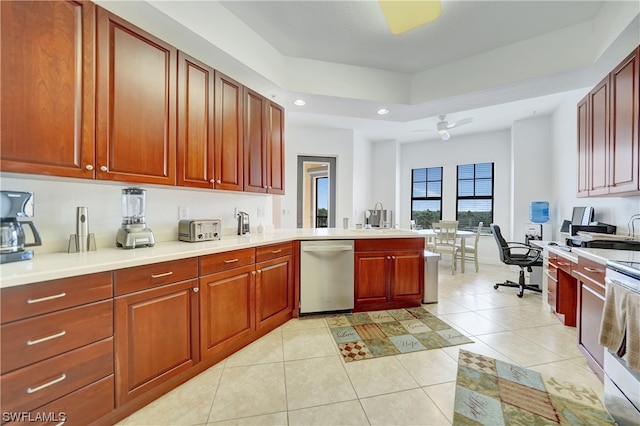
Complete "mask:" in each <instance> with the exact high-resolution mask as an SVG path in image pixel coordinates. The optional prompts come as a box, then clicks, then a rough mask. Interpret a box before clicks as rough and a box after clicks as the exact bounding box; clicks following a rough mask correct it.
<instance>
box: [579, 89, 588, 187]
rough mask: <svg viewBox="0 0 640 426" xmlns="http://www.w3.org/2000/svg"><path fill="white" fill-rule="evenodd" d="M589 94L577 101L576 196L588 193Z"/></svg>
mask: <svg viewBox="0 0 640 426" xmlns="http://www.w3.org/2000/svg"><path fill="white" fill-rule="evenodd" d="M588 135H589V96H586V97H585V98H584V99H582V100H581V101H580V102H579V103H578V194H577V196H578V197H587V196H588V195H589V138H588Z"/></svg>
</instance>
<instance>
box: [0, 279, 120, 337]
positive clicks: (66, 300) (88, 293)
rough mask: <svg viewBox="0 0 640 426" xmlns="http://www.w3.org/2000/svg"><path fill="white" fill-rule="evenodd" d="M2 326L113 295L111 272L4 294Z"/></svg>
mask: <svg viewBox="0 0 640 426" xmlns="http://www.w3.org/2000/svg"><path fill="white" fill-rule="evenodd" d="M0 296H1V297H0V309H1V311H0V315H1V316H2V317H1V318H2V323H3V324H4V323H6V322H10V321H15V320H19V319H23V318H29V317H32V316H35V315H40V314H46V313H49V312H53V311H58V310H60V309H66V308H70V307H72V306H78V305H83V304H85V303H91V302H96V301H98V300H103V299H109V298H110V297H112V296H113V285H112V282H111V272H101V273H99V274H90V275H81V276H78V277H72V278H63V279H59V280H52V281H45V282H41V283H37V284H29V285H23V286H17V287H9V288H3V289H2V291H1V292H0Z"/></svg>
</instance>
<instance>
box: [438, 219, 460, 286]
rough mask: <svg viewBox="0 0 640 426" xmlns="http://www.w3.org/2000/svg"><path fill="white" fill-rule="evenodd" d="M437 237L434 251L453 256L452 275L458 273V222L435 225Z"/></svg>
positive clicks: (448, 221)
mask: <svg viewBox="0 0 640 426" xmlns="http://www.w3.org/2000/svg"><path fill="white" fill-rule="evenodd" d="M433 230H434V232H435V237H434V239H433V242H434V247H433V251H434V252H436V253H439V254H448V255H450V256H451V274H452V275H453V274H455V273H456V238H457V237H456V234H457V233H458V221H457V220H441V221H440V222H438V223H434V224H433Z"/></svg>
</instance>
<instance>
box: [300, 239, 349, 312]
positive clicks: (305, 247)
mask: <svg viewBox="0 0 640 426" xmlns="http://www.w3.org/2000/svg"><path fill="white" fill-rule="evenodd" d="M353 262H354V260H353V240H319V241H302V242H301V243H300V313H301V314H307V313H312V312H328V311H342V310H349V309H353V300H354V294H353V292H354V288H353V273H354V272H353V267H354V265H353Z"/></svg>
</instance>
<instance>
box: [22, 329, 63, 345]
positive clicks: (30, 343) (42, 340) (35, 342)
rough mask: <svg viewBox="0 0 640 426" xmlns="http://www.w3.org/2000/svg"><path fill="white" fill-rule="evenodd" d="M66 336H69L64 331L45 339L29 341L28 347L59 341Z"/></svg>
mask: <svg viewBox="0 0 640 426" xmlns="http://www.w3.org/2000/svg"><path fill="white" fill-rule="evenodd" d="M65 334H67V332H66V331H64V330H62V331H61V332H60V333H56V334H52V335H51V336H47V337H43V338H42V339H37V340H27V346H33V345H37V344H38V343H42V342H46V341H47V340H52V339H57V338H58V337H62V336H64V335H65Z"/></svg>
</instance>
